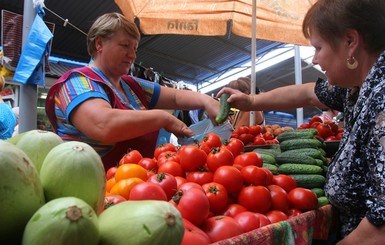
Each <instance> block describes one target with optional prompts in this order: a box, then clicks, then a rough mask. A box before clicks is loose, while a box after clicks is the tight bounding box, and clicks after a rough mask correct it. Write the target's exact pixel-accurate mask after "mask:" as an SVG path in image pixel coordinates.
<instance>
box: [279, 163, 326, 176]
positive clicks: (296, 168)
mask: <svg viewBox="0 0 385 245" xmlns="http://www.w3.org/2000/svg"><path fill="white" fill-rule="evenodd" d="M278 172H279V173H280V174H322V173H323V169H322V168H321V167H319V166H316V165H309V164H292V163H285V164H282V165H280V166H278Z"/></svg>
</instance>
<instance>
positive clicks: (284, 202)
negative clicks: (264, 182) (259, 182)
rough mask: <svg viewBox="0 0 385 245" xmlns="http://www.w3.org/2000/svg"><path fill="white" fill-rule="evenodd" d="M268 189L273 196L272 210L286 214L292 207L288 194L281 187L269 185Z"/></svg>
mask: <svg viewBox="0 0 385 245" xmlns="http://www.w3.org/2000/svg"><path fill="white" fill-rule="evenodd" d="M267 188H268V189H269V191H270V195H271V209H274V210H279V211H282V212H285V213H286V212H287V211H288V210H289V206H290V202H289V198H288V196H287V192H286V191H285V190H284V189H283V188H282V187H280V186H279V185H269V186H268V187H267Z"/></svg>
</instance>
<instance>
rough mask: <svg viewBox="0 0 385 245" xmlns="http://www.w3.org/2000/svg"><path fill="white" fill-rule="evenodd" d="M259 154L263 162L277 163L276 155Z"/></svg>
mask: <svg viewBox="0 0 385 245" xmlns="http://www.w3.org/2000/svg"><path fill="white" fill-rule="evenodd" d="M258 154H259V155H260V156H261V157H262V160H263V163H268V164H273V165H275V164H276V162H275V157H274V156H272V155H270V154H265V153H258Z"/></svg>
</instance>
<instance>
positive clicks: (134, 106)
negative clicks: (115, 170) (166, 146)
mask: <svg viewBox="0 0 385 245" xmlns="http://www.w3.org/2000/svg"><path fill="white" fill-rule="evenodd" d="M139 40H140V33H139V30H138V29H137V27H136V25H135V23H134V22H132V21H129V20H127V19H126V18H125V17H124V16H123V15H121V14H119V13H108V14H104V15H102V16H101V17H99V18H98V19H97V20H96V21H95V22H94V23H93V25H92V26H91V28H90V30H89V32H88V36H87V46H88V52H89V54H90V56H91V58H92V60H93V62H91V63H90V64H89V65H88V66H86V67H82V68H78V69H73V70H70V71H69V72H67V73H65V74H64V75H63V76H62V77H60V78H59V79H58V80H57V81H56V83H55V84H54V85H53V86H52V87H51V88H50V90H49V93H48V96H47V101H46V113H47V115H48V117H49V119H50V122H51V124H52V126H53V128H54V131H55V132H56V133H57V134H58V135H59V136H60V137H62V139H64V140H78V141H83V142H86V143H88V144H90V145H91V146H93V147H94V149H95V150H96V151H97V152H98V153H99V154H100V155H101V156H102V159H103V163H104V165H105V168H108V167H110V166H113V165H116V164H117V163H118V162H119V159H120V158H122V157H123V155H124V153H126V152H127V151H128V149H136V150H138V151H139V152H140V153H142V155H143V156H145V157H152V156H153V152H154V150H155V144H156V140H157V136H158V132H159V130H160V129H161V128H164V129H166V130H167V131H168V132H171V133H173V134H175V135H185V136H191V135H193V132H192V131H191V130H190V129H189V128H188V127H187V126H186V124H184V123H183V122H182V121H180V120H178V119H177V118H176V117H175V116H173V115H172V114H170V113H169V112H167V111H165V110H163V109H181V110H190V109H204V110H206V111H207V113H208V115H209V117H210V118H211V119H212V120H213V121H214V118H215V116H216V114H217V112H218V111H219V102H218V101H217V100H215V99H213V98H211V97H210V96H208V95H204V94H201V93H198V92H193V91H188V90H177V89H173V88H167V87H163V86H160V85H159V84H157V83H153V82H149V81H145V80H142V79H138V78H134V77H131V76H127V75H126V74H127V73H128V71H129V69H130V67H131V65H132V64H133V62H134V60H135V58H136V51H137V48H138V44H139Z"/></svg>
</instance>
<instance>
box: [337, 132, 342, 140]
mask: <svg viewBox="0 0 385 245" xmlns="http://www.w3.org/2000/svg"><path fill="white" fill-rule="evenodd" d="M342 134H343V133H341V132H340V133H338V134H337V135H336V140H341V138H342Z"/></svg>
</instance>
